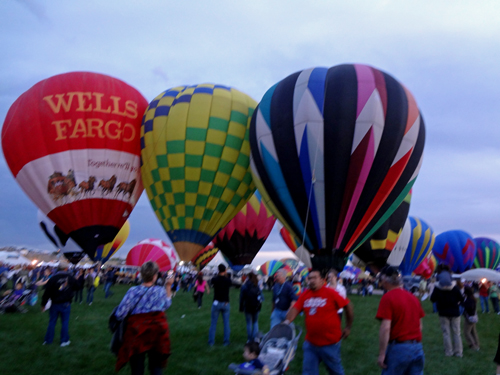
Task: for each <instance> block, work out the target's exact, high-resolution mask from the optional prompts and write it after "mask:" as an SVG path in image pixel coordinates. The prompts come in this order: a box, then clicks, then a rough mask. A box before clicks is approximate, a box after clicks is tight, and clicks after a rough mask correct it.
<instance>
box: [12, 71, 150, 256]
mask: <svg viewBox="0 0 500 375" xmlns="http://www.w3.org/2000/svg"><path fill="white" fill-rule="evenodd" d="M146 106H147V102H146V100H145V99H144V97H143V96H142V95H141V94H140V93H139V92H138V91H137V90H135V89H134V88H132V87H131V86H129V85H127V84H126V83H124V82H122V81H120V80H118V79H115V78H112V77H109V76H106V75H102V74H97V73H88V72H73V73H66V74H60V75H56V76H53V77H50V78H48V79H46V80H43V81H41V82H39V83H37V84H36V85H34V86H33V87H32V88H30V89H29V90H28V91H26V92H25V93H24V94H22V95H21V96H20V97H19V98H18V99H17V100H16V101H15V102H14V104H12V106H11V107H10V109H9V112H8V113H7V117H6V118H5V122H4V125H3V129H2V148H3V152H4V155H5V159H6V161H7V164H8V165H9V168H10V170H11V171H12V174H13V175H14V177H15V179H16V181H17V182H18V183H19V185H20V186H21V188H22V189H23V190H24V192H25V193H26V194H27V195H28V196H29V198H30V199H31V200H32V201H33V202H34V203H35V205H37V206H38V208H39V209H40V210H41V211H42V212H43V214H44V215H47V216H48V217H49V218H50V219H51V220H52V221H53V222H54V223H55V224H56V225H57V226H58V227H59V228H60V229H61V230H62V231H63V232H64V233H66V234H67V235H69V236H70V237H71V238H72V239H73V240H74V241H75V242H76V243H77V244H78V245H79V246H80V247H81V248H82V249H83V250H84V251H85V252H86V253H87V254H88V255H89V257H90V258H93V256H94V253H95V250H96V249H97V247H98V246H99V245H104V244H106V243H108V242H111V241H112V240H113V239H114V238H115V236H116V235H117V233H118V231H119V230H120V228H121V227H122V226H123V224H124V223H125V221H126V220H127V218H128V216H129V215H130V213H131V211H132V209H133V208H134V206H135V204H136V202H137V200H138V199H139V197H140V195H141V193H142V190H143V188H142V183H141V178H140V172H139V168H140V140H139V137H140V126H141V118H142V115H143V113H144V110H145V108H146Z"/></svg>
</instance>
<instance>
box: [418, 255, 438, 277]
mask: <svg viewBox="0 0 500 375" xmlns="http://www.w3.org/2000/svg"><path fill="white" fill-rule="evenodd" d="M436 265H437V261H436V258H435V257H434V255H433V254H432V253H430V254H429V256H428V257H427V258H425V259H424V260H423V262H422V263H420V265H419V266H418V267H417V268H415V270H414V271H413V273H414V274H415V275H419V276H422V277H423V278H424V279H429V278H430V277H431V276H432V275H433V274H434V271H435V270H436Z"/></svg>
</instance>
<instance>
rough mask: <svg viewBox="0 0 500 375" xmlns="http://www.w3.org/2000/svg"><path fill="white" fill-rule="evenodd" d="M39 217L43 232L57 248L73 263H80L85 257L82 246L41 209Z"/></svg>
mask: <svg viewBox="0 0 500 375" xmlns="http://www.w3.org/2000/svg"><path fill="white" fill-rule="evenodd" d="M37 219H38V223H39V224H40V228H41V229H42V231H43V233H45V235H46V236H47V238H48V239H49V240H50V242H52V243H53V244H54V246H55V247H56V249H58V250H60V251H61V252H62V254H63V255H64V257H65V258H66V259H67V260H68V261H70V262H71V263H73V264H78V262H80V261H81V260H82V259H83V258H84V257H85V253H84V251H83V250H82V248H81V247H80V246H78V245H77V244H76V242H75V241H73V240H72V239H71V238H69V236H68V235H67V234H65V233H64V232H63V231H62V230H61V229H59V227H58V226H57V225H55V224H54V222H53V221H52V220H50V219H49V218H48V217H47V216H45V215H44V214H43V212H42V211H40V210H38V213H37Z"/></svg>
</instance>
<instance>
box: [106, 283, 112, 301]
mask: <svg viewBox="0 0 500 375" xmlns="http://www.w3.org/2000/svg"><path fill="white" fill-rule="evenodd" d="M112 285H113V282H106V284H104V298H108V297H109V296H110V295H111V294H114V293H113V292H112V291H111V286H112Z"/></svg>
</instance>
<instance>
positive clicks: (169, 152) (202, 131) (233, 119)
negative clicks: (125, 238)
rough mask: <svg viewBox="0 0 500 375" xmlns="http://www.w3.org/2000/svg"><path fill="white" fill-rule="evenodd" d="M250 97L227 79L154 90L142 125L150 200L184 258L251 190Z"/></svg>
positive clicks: (230, 215)
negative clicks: (224, 83)
mask: <svg viewBox="0 0 500 375" xmlns="http://www.w3.org/2000/svg"><path fill="white" fill-rule="evenodd" d="M255 105H256V102H255V101H254V100H253V99H252V98H250V97H249V96H247V95H245V94H243V93H242V92H240V91H238V90H235V89H233V88H230V87H226V86H221V85H212V84H202V85H196V86H182V87H176V88H172V89H170V90H167V91H165V92H163V93H161V94H160V95H158V96H157V97H156V98H155V99H154V100H153V101H152V102H151V103H150V104H149V107H148V109H147V112H146V114H145V117H144V121H143V125H142V128H141V147H142V163H143V164H142V167H141V171H142V178H143V182H144V186H145V188H146V192H147V194H148V197H149V201H150V202H151V205H152V207H153V209H154V211H155V213H156V216H157V217H158V219H159V220H160V222H161V224H162V225H163V228H164V229H165V231H166V232H167V233H168V236H169V237H170V239H171V240H172V242H173V243H174V245H175V247H176V249H177V252H178V253H179V255H180V257H181V259H182V260H184V261H189V260H191V259H192V258H193V256H195V255H196V254H197V253H198V252H199V251H200V250H201V249H203V248H204V247H205V246H206V245H208V243H209V242H210V241H211V240H212V238H213V237H214V236H215V235H216V234H217V232H218V231H219V230H220V229H221V228H223V227H224V226H225V225H226V224H227V223H228V222H229V221H230V220H231V219H232V218H233V217H234V215H236V214H237V213H238V212H239V211H240V210H241V208H242V207H243V206H244V204H245V203H246V201H247V200H248V199H249V198H250V197H251V195H252V194H253V192H254V190H255V186H254V184H253V181H252V176H251V173H250V158H249V157H250V144H249V142H248V126H249V123H250V117H251V116H252V113H253V111H254V109H255Z"/></svg>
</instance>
